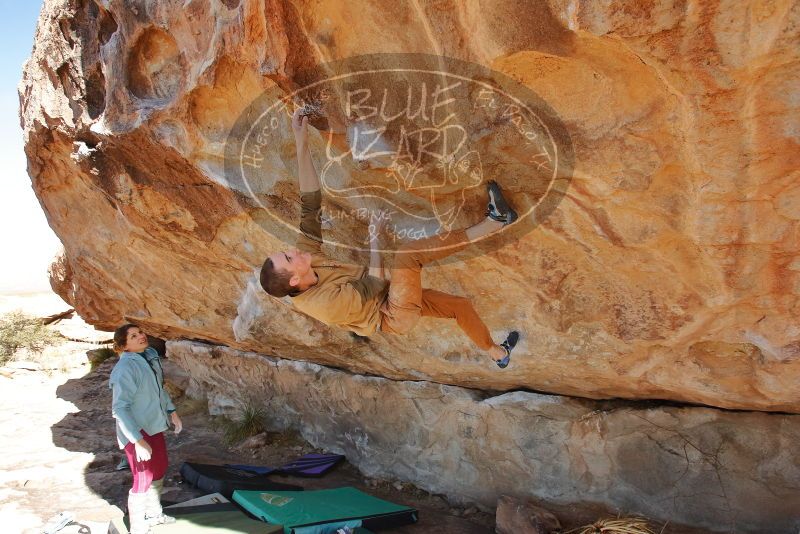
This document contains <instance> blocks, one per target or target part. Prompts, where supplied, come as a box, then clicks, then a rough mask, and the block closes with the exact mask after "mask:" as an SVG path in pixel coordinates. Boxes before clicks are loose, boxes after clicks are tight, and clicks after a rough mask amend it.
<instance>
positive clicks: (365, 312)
mask: <svg viewBox="0 0 800 534" xmlns="http://www.w3.org/2000/svg"><path fill="white" fill-rule="evenodd" d="M292 129H293V130H294V134H295V143H296V145H297V159H298V170H299V174H300V178H299V182H300V183H299V185H300V199H301V222H300V231H301V235H300V236H299V237H298V239H297V243H296V248H293V249H290V250H287V251H284V252H278V253H275V254H272V255H271V256H269V257H268V258H267V259H266V261H264V265H263V266H262V267H261V287H263V288H264V291H266V292H267V293H269V294H270V295H272V296H274V297H284V296H286V295H289V296H290V297H291V298H292V303H293V305H294V307H295V308H296V309H298V310H299V311H301V312H303V313H305V314H306V315H309V316H311V317H314V318H315V319H318V320H320V321H322V322H323V323H325V324H328V325H335V326H338V327H341V328H344V329H346V330H350V331H351V332H354V333H355V334H357V335H359V336H371V335H372V334H374V333H375V332H376V331H378V330H380V331H381V332H384V333H388V334H406V333H408V332H409V331H410V330H411V329H412V328H413V327H414V325H415V324H416V323H417V321H418V320H419V318H420V317H440V318H449V319H455V320H456V322H457V323H458V326H459V327H461V329H462V330H463V331H464V333H465V334H466V335H467V336H468V337H469V338H470V339H471V340H472V341H473V342H474V343H475V344H476V345H477V346H478V347H479V348H480V349H482V350H484V351H487V352H488V353H489V356H490V357H491V358H492V359H493V360H494V361H495V363H496V364H497V365H498V366H499V367H500V368H505V367H507V366H508V363H509V361H510V358H511V351H512V349H513V348H514V346H515V345H516V344H517V341H518V340H519V333H518V332H516V331H512V332H511V333H510V334H509V335H508V337H507V338H506V339H505V341H503V342H502V343H500V344H496V343H495V342H494V341H493V340H492V337H491V334H490V333H489V329H488V328H487V327H486V325H485V324H484V323H483V321H482V320H481V318H480V317H479V316H478V314H477V312H476V311H475V309H474V308H473V306H472V304H471V302H470V301H469V299H467V298H464V297H458V296H454V295H448V294H447V293H442V292H441V291H436V290H433V289H424V288H423V287H422V280H421V275H422V267H423V265H425V264H427V263H429V262H431V261H434V260H438V259H441V258H444V257H446V256H448V255H450V254H452V253H453V252H456V251H457V250H459V249H461V248H463V247H464V246H466V245H467V244H468V242H471V241H475V240H476V239H478V238H480V237H483V236H486V235H488V234H490V233H493V232H496V231H498V230H500V229H501V228H502V227H503V226H505V225H508V224H511V223H512V222H514V220H516V218H517V214H516V212H515V211H514V210H513V209H512V208H511V207H510V206H509V205H508V203H507V202H506V200H505V199H504V198H503V194H502V192H501V190H500V187H499V186H498V185H497V184H496V183H495V182H489V184H488V194H489V207H488V211H487V218H486V219H485V220H483V221H481V222H480V223H478V224H476V225H474V226H472V227H470V228H467V229H466V230H461V231H457V232H451V233H450V234H449V235H448V236H447V237H445V238H443V239H442V238H440V236H438V235H437V236H433V237H432V238H427V239H421V240H417V241H411V242H410V243H408V244H405V245H403V246H402V247H401V248H400V249H399V250H398V251H397V253H396V257H395V265H394V266H393V267H392V269H391V270H390V276H391V282H388V281H387V280H386V279H385V278H384V271H383V265H382V262H381V256H380V253H379V252H378V250H379V242H378V236H379V234H380V232H381V231H382V229H383V228H382V227H383V225H385V222H386V218H385V217H383V216H381V217H377V219H378V220H377V221H376V222H375V227H374V229H375V230H376V231H374V232H370V267H369V270H367V269H366V268H364V267H363V266H355V265H348V264H346V263H341V262H337V261H333V260H331V259H330V258H328V257H326V256H324V255H323V253H322V228H321V220H320V209H321V203H322V193H321V191H320V181H319V177H318V175H317V172H316V170H315V169H314V165H313V163H312V161H311V152H310V150H309V147H308V117H307V116H304V113H303V108H298V110H296V111H295V113H294V115H293V117H292Z"/></svg>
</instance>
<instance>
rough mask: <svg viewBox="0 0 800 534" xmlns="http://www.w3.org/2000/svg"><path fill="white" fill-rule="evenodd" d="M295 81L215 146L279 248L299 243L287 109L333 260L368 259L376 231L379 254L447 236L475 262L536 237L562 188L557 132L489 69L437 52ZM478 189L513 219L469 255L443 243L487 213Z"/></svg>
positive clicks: (552, 117)
mask: <svg viewBox="0 0 800 534" xmlns="http://www.w3.org/2000/svg"><path fill="white" fill-rule="evenodd" d="M294 79H295V80H305V83H304V84H303V85H302V86H301V87H299V88H297V89H295V90H293V91H288V90H286V89H280V88H277V87H276V88H275V90H273V91H267V92H266V93H264V94H263V95H261V97H260V98H258V99H257V100H255V101H254V102H252V104H251V105H250V106H249V107H248V108H247V109H246V110H245V112H244V113H243V114H242V115H241V116H240V117H239V119H238V120H237V122H236V125H235V127H234V128H233V130H232V131H231V133H230V135H229V138H228V140H227V144H226V150H225V173H226V178H227V180H228V182H229V185H230V187H231V188H232V189H235V190H237V191H238V192H239V193H241V195H242V199H243V202H244V203H245V204H246V206H247V210H248V212H249V213H251V214H252V216H253V218H254V219H255V220H257V221H258V222H259V223H260V224H263V225H264V226H265V228H267V229H268V230H269V231H270V232H271V233H273V234H276V235H277V236H279V237H280V238H281V239H282V240H284V241H285V242H286V243H287V245H292V244H294V242H295V240H296V239H297V237H298V236H299V235H300V231H299V227H298V226H299V218H300V215H299V211H300V210H299V202H298V201H297V200H298V199H299V188H298V172H297V162H296V154H295V151H294V136H293V133H292V128H291V115H292V113H293V111H294V109H295V108H296V107H297V106H304V108H305V109H304V113H305V114H307V115H308V116H309V124H310V126H309V130H311V131H310V139H311V143H310V147H311V150H312V153H313V154H312V159H313V160H314V163H315V168H316V170H317V173H318V175H319V178H320V184H321V189H322V192H323V209H322V212H321V218H322V227H323V233H324V239H325V243H326V244H327V245H328V246H329V247H333V248H334V249H340V250H338V251H336V252H339V253H341V254H340V255H344V256H345V257H347V256H349V257H353V255H354V253H355V255H356V256H357V255H358V254H359V253H363V252H366V251H368V250H369V242H370V237H372V236H374V234H375V232H377V231H378V229H379V228H380V229H381V231H382V240H381V247H382V249H383V251H385V252H396V251H397V250H398V249H400V248H401V247H402V245H403V244H404V243H409V242H413V241H417V242H418V241H420V240H423V239H425V240H426V241H425V242H424V243H425V246H426V247H431V248H436V247H439V246H442V245H441V243H443V242H445V241H447V242H448V245H447V246H449V247H455V248H459V249H462V248H463V249H464V250H465V251H472V253H483V252H486V251H489V250H492V249H494V248H497V247H499V246H502V245H503V244H505V243H508V242H509V241H510V240H517V239H519V238H520V237H521V236H522V235H524V234H526V233H527V232H529V231H531V230H532V229H533V228H535V227H536V226H537V225H538V224H539V223H541V222H542V221H543V220H545V219H546V218H547V216H548V215H550V213H552V212H553V210H555V209H556V207H557V206H558V203H559V202H560V200H561V198H562V197H563V196H564V194H565V193H566V191H567V188H568V187H569V182H570V179H571V176H572V168H573V163H574V151H573V147H572V143H571V140H570V138H569V135H568V133H567V130H566V128H565V127H564V125H563V123H562V122H561V121H560V120H559V118H558V116H557V115H556V114H555V112H554V111H553V110H552V108H551V107H550V106H549V105H548V104H547V103H546V102H545V101H544V100H542V99H541V98H540V97H539V96H538V95H537V94H536V93H534V92H533V91H532V90H531V89H530V88H528V87H526V86H524V85H522V84H521V83H518V82H517V81H515V80H513V79H511V78H509V77H507V76H505V75H503V74H501V73H497V72H494V71H491V70H490V69H487V68H485V67H482V66H479V65H474V64H471V63H467V62H463V61H458V60H454V59H450V58H443V57H438V56H429V55H421V54H377V55H369V56H359V57H355V58H349V59H346V60H342V61H337V62H333V63H327V64H323V65H319V66H318V67H316V68H315V69H314V70H313V71H309V72H305V73H299V74H298V75H296V76H294ZM315 129H316V130H317V131H318V132H319V135H317V134H315V133H314V130H315ZM490 181H496V182H497V183H498V184H500V186H501V187H502V188H503V191H504V195H505V196H506V198H507V200H509V202H510V203H511V204H512V205H513V207H514V209H515V210H516V211H517V213H518V218H517V220H516V221H515V222H514V223H512V224H509V225H507V226H505V227H503V228H502V229H501V230H500V231H497V232H494V233H492V234H490V235H487V236H484V237H482V238H481V239H478V240H476V241H474V242H471V243H469V247H466V248H464V247H463V246H462V245H465V244H466V243H461V244H459V245H453V243H452V239H449V240H448V239H447V238H448V236H450V235H451V234H452V233H453V232H456V231H458V230H461V229H464V228H466V227H468V226H471V225H473V224H475V223H478V222H480V221H481V220H483V219H484V218H485V216H486V207H487V202H488V198H487V192H486V187H487V184H488V182H490ZM465 253H466V254H469V253H470V252H465ZM460 257H461V258H462V259H463V257H464V256H463V255H460Z"/></svg>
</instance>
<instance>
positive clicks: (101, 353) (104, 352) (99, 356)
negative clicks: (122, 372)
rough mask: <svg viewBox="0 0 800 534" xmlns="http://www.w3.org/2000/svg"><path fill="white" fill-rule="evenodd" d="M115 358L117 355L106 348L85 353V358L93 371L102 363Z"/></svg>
mask: <svg viewBox="0 0 800 534" xmlns="http://www.w3.org/2000/svg"><path fill="white" fill-rule="evenodd" d="M116 356H117V353H116V352H114V351H113V350H112V349H110V348H108V347H102V348H99V349H92V350H87V351H86V357H87V358H88V360H89V363H90V364H91V366H92V369H93V370H94V369H95V368H96V367H97V366H98V365H100V364H101V363H103V362H104V361H106V360H110V359H111V358H115V357H116Z"/></svg>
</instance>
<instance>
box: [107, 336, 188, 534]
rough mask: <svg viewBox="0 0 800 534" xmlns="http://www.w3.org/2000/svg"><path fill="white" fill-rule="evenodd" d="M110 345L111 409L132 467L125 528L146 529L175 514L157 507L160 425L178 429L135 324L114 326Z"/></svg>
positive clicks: (157, 364)
mask: <svg viewBox="0 0 800 534" xmlns="http://www.w3.org/2000/svg"><path fill="white" fill-rule="evenodd" d="M114 349H115V350H116V351H117V352H121V353H122V354H121V356H120V358H119V361H118V362H117V364H116V365H115V366H114V370H113V371H111V378H110V379H109V387H110V388H111V390H112V392H113V401H112V403H111V413H112V414H113V416H114V418H115V419H116V420H117V442H118V443H119V446H120V448H121V449H124V450H125V455H126V456H127V457H128V463H129V464H130V466H131V472H132V473H133V488H131V490H130V492H128V517H129V519H130V527H131V529H130V532H131V534H147V533H149V532H150V527H151V526H153V525H161V524H164V523H171V522H174V521H175V520H174V519H173V518H171V517H169V516H167V515H164V513H163V511H162V509H161V501H160V496H161V489H162V488H163V485H164V475H165V474H166V471H167V445H166V442H165V441H164V431H165V430H167V428H169V421H168V419H171V420H172V424H173V425H174V426H175V433H176V434H178V433H179V432H180V431H181V430H182V429H183V424H182V423H181V418H180V417H178V414H177V412H175V405H173V404H172V399H171V398H170V396H169V393H167V392H166V391H165V390H164V372H163V369H162V368H161V359H160V358H159V356H158V353H157V352H156V350H155V349H154V348H152V347H149V346H148V343H147V336H146V335H145V333H144V332H142V331H141V330H140V329H139V328H138V327H137V326H135V325H132V324H126V325H124V326H121V327H120V328H117V330H115V331H114Z"/></svg>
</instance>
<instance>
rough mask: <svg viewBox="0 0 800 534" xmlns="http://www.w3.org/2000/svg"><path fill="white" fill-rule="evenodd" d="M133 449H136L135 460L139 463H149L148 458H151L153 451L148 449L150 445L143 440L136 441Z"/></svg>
mask: <svg viewBox="0 0 800 534" xmlns="http://www.w3.org/2000/svg"><path fill="white" fill-rule="evenodd" d="M134 448H135V449H136V460H138V461H140V462H148V461H150V457H152V456H153V449H152V448H151V447H150V444H149V443H147V442H146V441H145V440H144V438H143V439H140V440H139V441H137V442H136V443H135V444H134Z"/></svg>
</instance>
